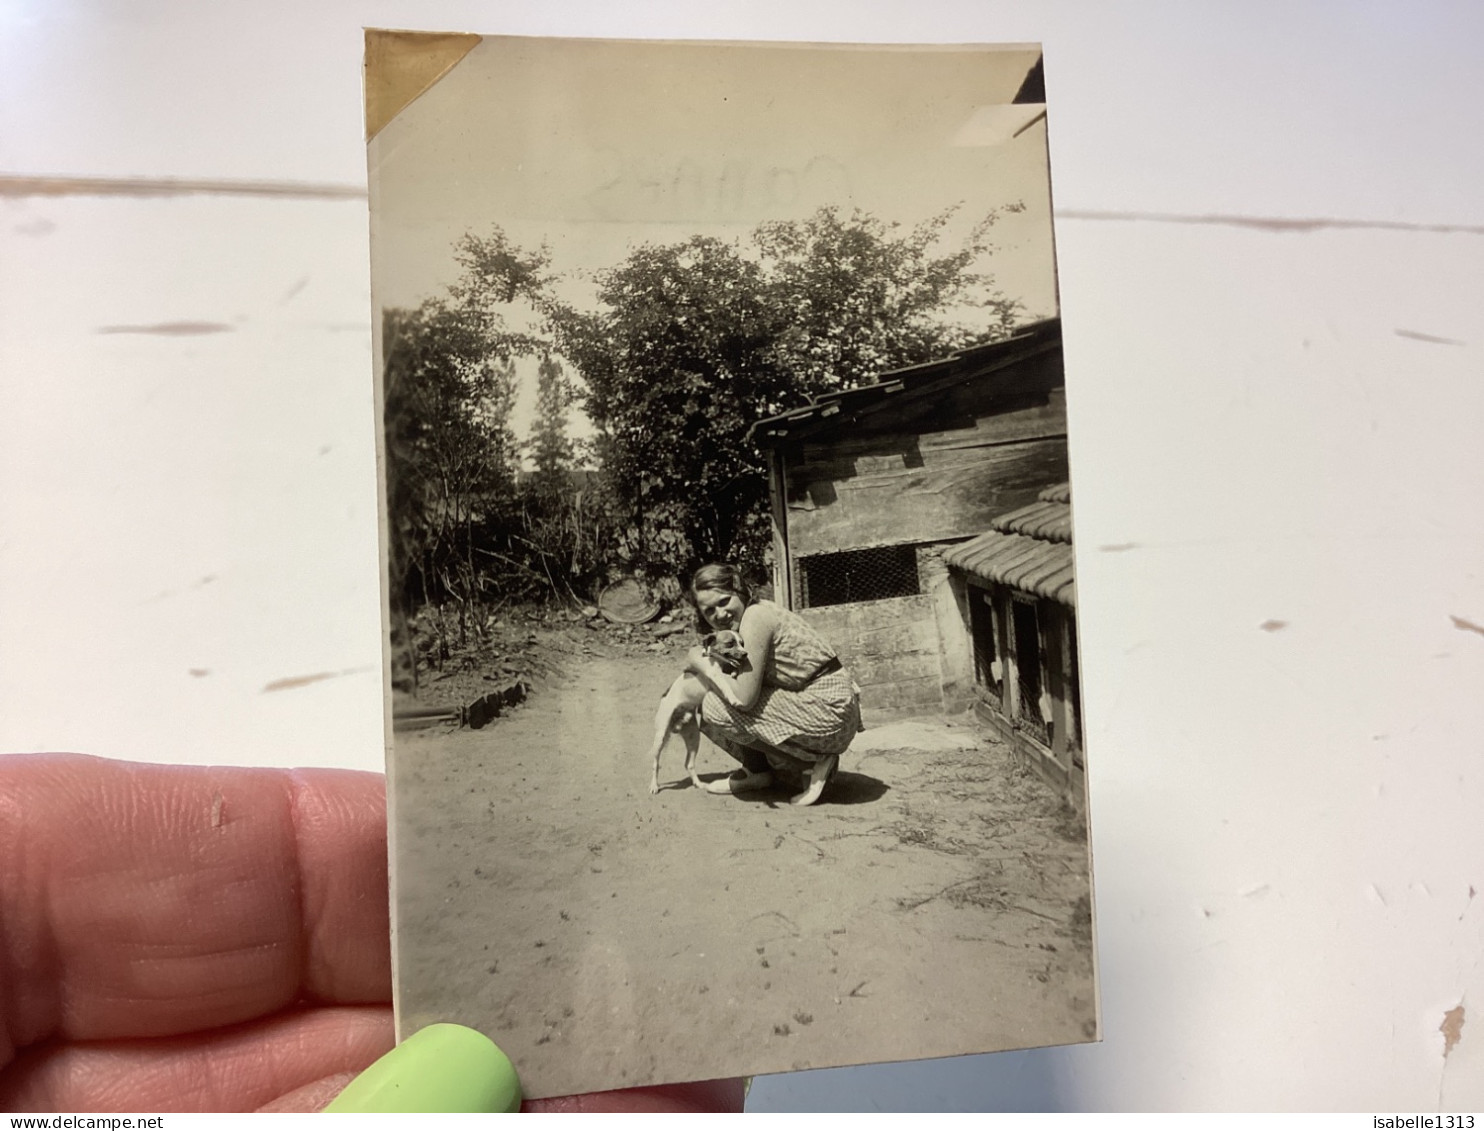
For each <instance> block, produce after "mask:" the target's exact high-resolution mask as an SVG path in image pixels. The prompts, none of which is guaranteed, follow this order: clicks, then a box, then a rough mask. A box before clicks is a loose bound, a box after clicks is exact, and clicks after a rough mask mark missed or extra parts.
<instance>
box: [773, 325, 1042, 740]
mask: <svg viewBox="0 0 1484 1131" xmlns="http://www.w3.org/2000/svg"><path fill="white" fill-rule="evenodd" d="M1063 385H1064V382H1063V378H1062V353H1061V325H1060V322H1059V321H1057V320H1055V319H1053V320H1050V321H1046V322H1040V323H1036V324H1034V325H1031V326H1028V327H1025V328H1024V329H1022V330H1021V331H1019V332H1018V333H1016V334H1015V335H1014V336H1013V337H1010V338H1008V339H1006V340H1003V341H999V342H995V343H993V344H991V345H986V346H979V347H977V348H974V349H968V350H964V351H963V352H961V353H957V354H954V355H953V356H951V357H947V358H944V359H942V360H938V361H932V362H928V363H926V364H922V365H917V366H913V367H910V368H907V369H901V370H896V371H894V372H890V373H886V374H883V375H882V376H881V378H880V379H879V380H878V381H876V382H875V383H873V384H870V385H865V386H862V387H860V388H855V389H844V390H840V391H837V392H831V393H826V394H824V395H822V396H818V397H815V398H814V399H813V400H812V401H811V403H810V404H808V405H806V406H804V407H802V408H798V409H794V410H792V411H790V412H785V413H782V414H780V415H778V416H774V417H770V418H768V419H766V420H761V421H759V422H757V423H756V424H755V425H754V426H753V428H752V431H751V434H750V435H751V437H752V439H753V441H754V442H755V443H757V445H758V446H759V447H760V448H762V449H763V450H764V452H765V453H766V455H767V458H768V473H769V486H770V493H771V499H772V518H773V523H772V525H773V560H774V574H773V587H774V593H775V597H776V599H777V600H778V601H779V602H780V603H781V604H784V605H786V606H787V607H788V608H790V609H793V610H795V611H796V612H798V613H800V614H801V615H802V616H803V617H804V618H805V619H807V620H809V621H810V622H811V623H813V624H814V626H815V627H816V628H817V629H818V630H819V631H820V633H821V634H822V635H823V636H824V638H825V639H826V640H828V641H830V642H831V644H833V645H834V646H835V647H836V648H837V649H839V651H840V654H841V658H842V659H843V660H844V661H845V663H846V664H847V665H848V666H849V668H850V670H851V674H852V675H853V676H854V677H855V679H856V682H857V683H858V684H859V685H860V688H861V707H862V713H863V714H864V716H865V718H866V721H867V722H871V721H880V720H882V719H885V718H891V717H901V716H907V715H914V714H917V715H920V714H939V713H942V712H944V711H948V712H959V711H963V710H966V709H968V707H969V706H970V705H971V704H972V702H973V700H974V697H975V679H974V652H973V646H972V641H971V638H970V633H969V632H968V631H967V630H966V624H967V616H968V612H967V609H968V604H967V597H968V594H967V591H966V589H965V587H964V586H963V585H962V584H958V585H955V584H954V582H953V580H952V579H951V577H950V573H949V568H948V564H947V562H946V560H945V558H944V553H945V551H947V550H949V549H950V548H951V547H953V546H955V545H958V544H960V543H963V542H965V541H966V540H967V539H970V538H974V537H977V536H978V535H980V534H982V533H983V532H984V531H985V530H987V529H989V528H990V524H991V521H992V520H993V519H994V518H995V517H996V516H998V515H1003V514H1005V513H1006V512H1009V511H1013V510H1015V509H1017V508H1020V507H1024V506H1026V505H1027V504H1030V503H1034V502H1036V501H1037V497H1038V495H1039V494H1040V492H1041V491H1043V490H1044V489H1045V488H1047V487H1048V486H1051V485H1053V484H1056V483H1060V482H1064V481H1065V480H1066V478H1067V448H1066V402H1065V396H1064V388H1063Z"/></svg>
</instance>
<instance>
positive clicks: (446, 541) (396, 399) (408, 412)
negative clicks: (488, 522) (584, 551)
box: [382, 300, 516, 605]
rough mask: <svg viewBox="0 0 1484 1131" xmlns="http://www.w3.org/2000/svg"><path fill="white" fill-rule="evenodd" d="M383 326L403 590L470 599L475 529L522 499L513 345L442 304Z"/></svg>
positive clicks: (395, 316)
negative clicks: (514, 425) (517, 481)
mask: <svg viewBox="0 0 1484 1131" xmlns="http://www.w3.org/2000/svg"><path fill="white" fill-rule="evenodd" d="M382 326H383V331H382V351H383V356H384V357H385V406H386V408H385V415H386V448H387V481H388V511H389V516H390V520H391V531H390V534H391V543H392V567H393V569H392V572H393V580H394V583H395V584H396V589H395V590H394V592H395V594H396V595H398V596H400V597H402V598H404V599H406V600H409V601H410V602H411V603H412V604H414V605H416V604H421V603H423V602H426V601H428V600H432V599H435V598H439V597H445V596H451V597H454V598H456V599H459V600H462V601H469V600H472V599H473V597H474V594H475V590H476V589H477V585H478V581H477V579H478V575H479V572H480V570H479V568H478V566H477V565H476V563H475V561H474V554H475V539H474V527H475V525H476V524H477V523H478V522H480V521H482V520H483V519H484V518H485V516H486V515H487V514H488V513H489V511H490V510H491V509H493V508H498V507H499V506H500V505H501V500H502V499H508V498H509V497H510V496H511V495H512V494H513V486H514V478H515V470H516V460H515V450H516V449H515V438H514V436H513V435H512V434H511V431H510V425H509V420H510V409H511V406H512V405H513V403H514V398H515V367H514V363H513V361H512V359H511V356H510V353H511V343H510V341H509V340H508V339H507V337H506V335H504V334H503V333H502V332H501V331H499V330H498V329H497V328H496V327H495V324H494V323H493V322H491V320H490V319H489V318H488V317H487V316H486V315H485V314H484V313H483V312H475V314H474V316H473V317H471V316H470V313H469V311H468V310H467V309H465V308H462V307H458V306H453V305H450V304H448V303H445V302H441V301H436V300H430V301H428V302H425V303H423V304H422V305H421V306H419V307H418V308H417V309H415V310H387V311H385V312H384V315H383V322H382Z"/></svg>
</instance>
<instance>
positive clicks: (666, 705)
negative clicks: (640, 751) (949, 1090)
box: [649, 679, 684, 793]
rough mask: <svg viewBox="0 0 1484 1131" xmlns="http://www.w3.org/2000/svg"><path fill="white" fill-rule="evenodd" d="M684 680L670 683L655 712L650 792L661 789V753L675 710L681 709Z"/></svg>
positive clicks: (668, 735) (656, 791) (668, 734)
mask: <svg viewBox="0 0 1484 1131" xmlns="http://www.w3.org/2000/svg"><path fill="white" fill-rule="evenodd" d="M683 682H684V681H683V680H682V679H677V680H676V681H675V682H674V683H672V684H671V685H670V689H669V690H668V691H666V692H665V694H664V697H663V698H661V699H660V705H659V709H658V710H656V711H655V713H654V746H653V748H652V749H651V750H650V752H649V754H650V759H651V760H652V762H653V764H654V769H653V771H652V772H651V774H650V777H649V792H650V793H658V792H659V791H660V754H661V753H662V752H663V751H664V749H665V740H666V739H668V738H669V737H670V725H671V723H673V722H674V720H675V712H676V711H677V710H679V709H680V705H681V701H682V698H683V696H682V694H681V685H682V683H683Z"/></svg>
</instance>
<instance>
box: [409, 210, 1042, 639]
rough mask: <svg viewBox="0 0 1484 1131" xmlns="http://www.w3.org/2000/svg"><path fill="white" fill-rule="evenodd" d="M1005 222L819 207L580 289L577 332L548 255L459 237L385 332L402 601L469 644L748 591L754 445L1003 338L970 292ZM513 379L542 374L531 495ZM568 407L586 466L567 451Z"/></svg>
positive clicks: (762, 515)
mask: <svg viewBox="0 0 1484 1131" xmlns="http://www.w3.org/2000/svg"><path fill="white" fill-rule="evenodd" d="M1019 207H1020V206H1018V205H1010V206H1008V207H1007V208H1006V209H1005V211H1018V210H1019ZM998 215H999V213H998V212H991V213H989V214H988V215H987V216H986V217H984V218H983V219H982V220H981V221H980V222H979V223H978V224H976V225H974V226H973V227H972V228H971V229H969V231H968V233H967V235H966V236H963V237H961V238H956V239H950V237H949V235H948V232H949V229H950V227H951V225H952V221H953V220H954V218H955V210H954V209H949V210H947V211H945V212H943V213H941V214H939V215H937V216H935V217H932V218H930V219H928V220H927V221H924V222H923V223H921V224H918V225H916V226H913V227H904V226H902V225H899V224H894V223H888V222H885V221H882V220H880V219H877V218H876V217H874V216H871V215H869V214H866V213H863V212H860V211H855V212H852V213H850V214H849V215H846V214H844V213H842V212H840V211H839V210H837V209H834V208H826V209H822V210H820V211H819V212H817V213H815V214H814V215H813V216H811V217H809V218H808V219H806V220H801V221H782V222H774V223H767V224H763V225H761V226H760V227H759V228H758V229H757V230H756V231H755V232H754V233H753V234H752V235H751V236H750V237H749V238H748V239H746V240H741V241H736V242H730V243H729V242H724V241H721V240H718V239H714V238H711V237H706V236H692V237H690V238H688V239H684V240H680V241H678V242H675V243H671V244H665V245H654V244H647V245H643V246H640V247H637V248H635V249H634V250H633V251H631V252H630V253H629V254H628V255H627V256H626V257H625V258H624V259H623V260H622V261H621V262H620V263H618V264H615V265H614V266H613V267H611V268H609V269H607V270H604V271H601V272H599V273H598V274H597V276H596V279H595V282H596V286H597V304H596V307H595V308H594V309H578V308H577V307H576V306H575V305H573V304H572V303H571V302H570V301H568V300H567V299H565V298H564V297H562V294H561V290H562V288H561V287H560V286H559V284H560V283H561V279H560V277H559V276H557V275H555V274H553V273H552V272H551V269H550V268H551V264H550V255H549V252H548V250H547V249H546V248H545V247H542V248H538V249H536V250H535V251H531V250H528V249H523V248H520V247H518V246H516V245H514V244H513V243H511V241H510V240H509V238H508V237H507V236H506V235H505V234H504V232H503V231H501V230H500V229H498V228H495V229H492V230H491V231H490V232H489V233H488V234H487V235H483V236H475V235H473V234H470V235H468V236H466V237H464V239H462V240H460V241H459V243H458V244H457V245H456V247H455V256H456V259H457V262H458V263H459V265H460V267H461V268H462V269H463V275H462V277H461V278H460V280H459V282H458V283H457V284H455V285H454V286H453V287H451V288H450V289H449V296H448V298H447V299H446V300H443V301H430V302H426V303H424V304H423V305H422V306H421V307H419V308H418V309H417V310H415V311H388V312H387V314H386V321H385V327H384V339H383V340H384V354H385V357H386V405H387V433H388V434H387V445H388V471H389V476H388V479H389V490H390V509H391V514H392V527H393V533H394V538H393V543H394V547H393V581H394V586H395V591H396V592H398V593H399V594H401V595H402V597H403V598H404V600H405V602H406V603H407V606H408V607H409V608H418V607H421V606H423V605H426V604H434V605H442V604H444V603H450V602H451V603H452V604H453V605H454V606H455V607H456V608H460V609H465V610H466V611H467V614H468V615H463V614H461V615H460V617H459V618H458V621H457V623H458V624H459V625H460V629H459V631H460V632H464V631H466V629H465V627H464V626H467V625H471V624H472V625H475V626H477V625H478V624H479V623H482V621H481V617H486V616H487V611H486V612H481V611H479V610H478V609H476V606H478V605H479V604H480V603H481V602H490V601H502V600H530V599H551V598H557V599H561V600H576V601H589V600H591V599H592V598H593V597H594V596H595V594H596V591H597V589H598V588H600V587H601V585H602V584H603V583H604V582H605V581H607V580H611V579H612V577H614V576H616V575H618V574H620V573H625V574H633V573H641V574H645V575H647V576H649V577H650V578H651V579H652V580H656V581H658V580H660V579H664V580H665V581H667V582H668V584H669V586H671V587H673V585H674V581H675V579H677V578H681V577H684V576H686V575H688V573H689V572H690V570H692V569H693V568H695V567H696V566H697V565H699V564H701V563H702V562H705V561H711V560H731V561H737V562H740V563H742V564H743V565H744V566H745V567H748V568H749V569H750V571H751V572H753V573H755V574H762V573H763V572H764V565H765V558H766V555H767V554H768V553H769V552H770V539H769V536H768V518H767V481H766V469H765V468H766V465H765V461H764V459H763V457H762V454H761V453H760V452H759V451H758V450H757V449H756V448H755V447H754V446H752V445H751V444H750V443H748V442H747V439H746V435H747V431H748V429H749V428H750V427H751V426H752V424H753V423H754V422H756V421H757V420H759V419H761V418H763V417H766V416H771V415H775V414H777V413H779V412H782V411H784V410H786V409H789V408H793V407H797V406H799V405H801V404H803V403H805V402H806V401H807V399H808V398H809V397H811V396H814V395H818V394H819V393H822V392H826V391H828V390H832V389H840V388H850V387H854V386H857V385H860V384H864V383H867V382H870V381H872V380H875V379H876V378H877V377H878V376H879V375H880V374H881V373H882V372H884V371H888V370H891V369H896V368H900V367H902V366H906V365H912V364H916V363H919V362H924V361H930V360H933V359H935V358H939V357H943V356H945V355H947V354H949V353H952V352H953V351H955V350H959V349H963V348H965V347H967V346H971V345H975V344H979V343H982V342H986V341H991V340H994V339H996V338H998V337H1003V336H1005V335H1006V334H1008V333H1009V332H1010V331H1011V329H1013V326H1014V323H1015V317H1016V314H1017V312H1018V304H1017V303H1016V302H1015V301H1014V300H1012V299H1010V298H1007V297H1006V296H1004V295H1003V294H1001V293H1000V292H998V291H997V290H996V289H995V286H994V281H993V279H992V277H990V276H989V275H988V274H987V273H986V272H985V271H984V269H983V266H984V264H985V263H986V261H987V260H988V259H989V257H990V255H991V253H992V251H993V247H992V245H991V243H990V240H989V235H990V231H991V229H992V227H993V225H994V223H995V220H996V219H997V217H998ZM512 322H514V323H515V324H517V325H519V326H521V327H523V328H521V329H513V328H512ZM517 357H528V358H531V359H536V360H538V361H539V364H538V366H537V411H536V416H535V420H534V423H533V426H532V431H531V434H530V436H529V438H528V440H527V442H526V444H525V445H524V449H523V450H524V453H525V455H526V457H527V459H528V460H529V462H530V464H531V465H532V466H531V468H530V470H528V471H525V472H522V471H521V468H520V459H519V453H520V452H521V450H522V449H521V448H520V447H518V446H517V444H516V440H515V437H514V436H513V435H512V434H511V429H510V412H511V408H512V407H513V403H514V394H515V387H514V385H515V382H514V368H513V365H514V361H515V359H516V358H517ZM564 363H565V365H564ZM568 366H569V367H570V369H571V371H572V374H571V375H569V373H568V369H567V367H568ZM574 376H575V380H574ZM574 405H575V406H580V407H581V409H582V411H583V412H584V413H585V414H586V416H587V417H588V419H589V420H591V421H592V423H593V425H594V427H595V429H596V437H595V438H594V440H593V441H591V443H590V444H578V443H575V442H574V441H573V440H572V438H571V436H570V434H569V431H568V429H569V417H570V412H571V410H572V408H573V406H574ZM445 619H446V618H445ZM440 623H441V622H440Z"/></svg>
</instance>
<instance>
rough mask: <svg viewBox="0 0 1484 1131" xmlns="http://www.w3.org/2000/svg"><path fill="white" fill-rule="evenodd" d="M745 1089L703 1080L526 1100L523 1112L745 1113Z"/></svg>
mask: <svg viewBox="0 0 1484 1131" xmlns="http://www.w3.org/2000/svg"><path fill="white" fill-rule="evenodd" d="M746 1094H747V1090H746V1086H745V1085H744V1084H743V1082H742V1081H741V1080H702V1081H700V1082H698V1083H694V1084H667V1085H665V1086H663V1087H656V1088H629V1089H626V1090H625V1091H621V1092H592V1093H590V1094H588V1095H585V1096H561V1097H558V1098H555V1099H548V1100H527V1101H526V1102H525V1104H524V1105H523V1106H522V1107H521V1110H522V1111H546V1112H550V1111H582V1112H620V1111H653V1112H663V1111H689V1112H698V1111H731V1112H738V1111H741V1110H742V1101H743V1100H744V1099H745V1098H746Z"/></svg>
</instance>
